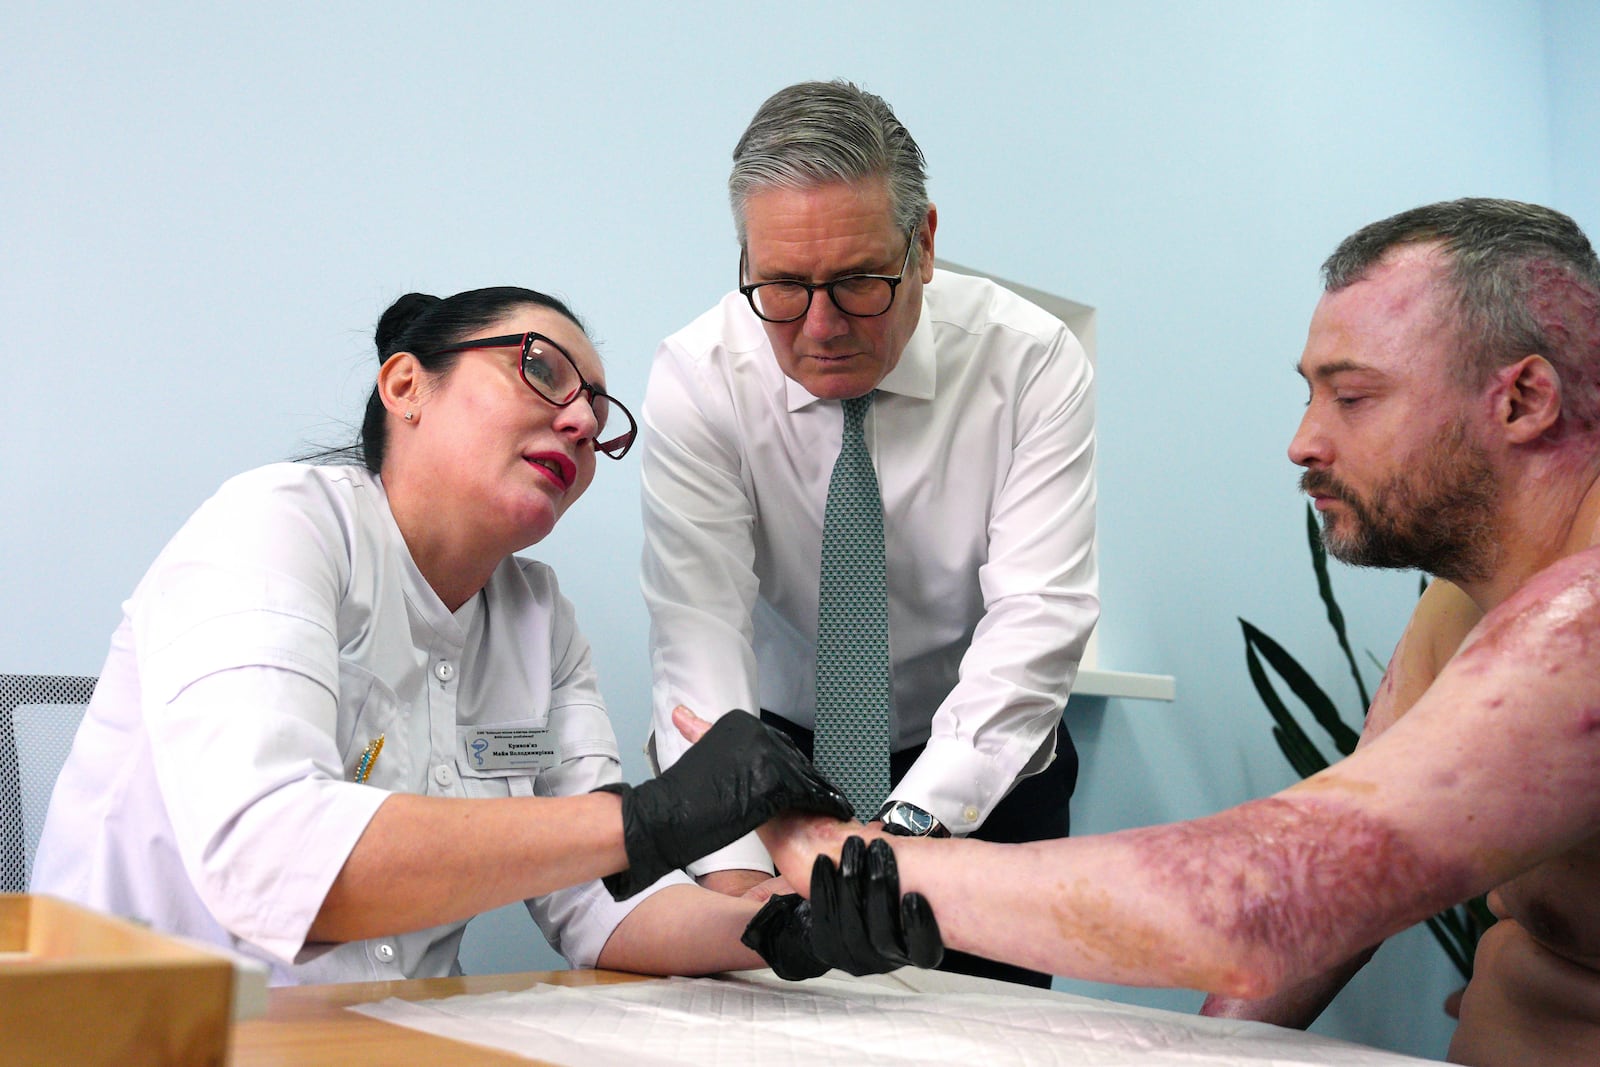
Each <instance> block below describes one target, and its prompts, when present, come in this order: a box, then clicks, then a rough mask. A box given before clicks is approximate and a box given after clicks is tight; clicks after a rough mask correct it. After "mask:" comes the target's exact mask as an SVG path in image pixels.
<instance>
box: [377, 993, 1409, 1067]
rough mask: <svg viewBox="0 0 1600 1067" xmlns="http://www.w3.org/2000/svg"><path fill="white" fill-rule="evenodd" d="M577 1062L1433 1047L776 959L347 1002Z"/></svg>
mask: <svg viewBox="0 0 1600 1067" xmlns="http://www.w3.org/2000/svg"><path fill="white" fill-rule="evenodd" d="M351 1010H353V1011H360V1012H363V1013H364V1014H367V1015H371V1016H374V1017H376V1018H379V1019H383V1020H385V1021H387V1022H391V1023H396V1024H399V1025H401V1026H408V1027H412V1028H414V1029H418V1030H425V1031H427V1032H429V1033H432V1034H436V1035H438V1036H441V1037H449V1038H453V1039H455V1040H459V1041H470V1042H473V1043H476V1044H480V1045H489V1046H492V1047H494V1048H498V1049H502V1050H504V1051H507V1052H513V1053H517V1054H519V1055H523V1056H528V1057H530V1058H535V1059H540V1060H545V1061H548V1062H550V1063H558V1064H565V1065H569V1067H679V1065H683V1064H697V1065H699V1064H729V1065H734V1064H737V1065H741V1067H742V1065H746V1064H760V1065H761V1067H835V1065H837V1067H868V1065H874V1064H887V1065H894V1064H927V1063H951V1064H961V1065H963V1067H988V1065H990V1064H1006V1065H1012V1064H1015V1065H1017V1067H1036V1065H1037V1067H1054V1065H1057V1064H1060V1065H1067V1064H1071V1065H1074V1067H1079V1065H1085V1067H1121V1065H1130V1067H1131V1065H1138V1067H1147V1065H1152V1064H1176V1065H1186V1067H1211V1065H1219V1064H1228V1065H1251V1067H1268V1065H1272V1067H1299V1065H1311V1064H1318V1065H1324V1064H1330V1065H1338V1067H1347V1065H1348V1067H1388V1065H1391V1064H1392V1065H1401V1064H1419V1063H1425V1062H1428V1061H1425V1060H1418V1059H1414V1058H1412V1057H1410V1056H1402V1055H1399V1054H1397V1053H1392V1052H1383V1051H1380V1050H1378V1049H1371V1048H1365V1047H1363V1046H1360V1045H1352V1044H1350V1043H1348V1042H1343V1041H1336V1040H1333V1039H1331V1038H1325V1037H1319V1036H1316V1035H1312V1034H1304V1033H1300V1032H1298V1031H1293V1030H1284V1029H1281V1028H1278V1027H1274V1026H1265V1025H1262V1024H1260V1023H1247V1022H1236V1021H1232V1020H1226V1019H1208V1018H1202V1017H1200V1016H1191V1015H1183V1014H1179V1013H1177V1012H1167V1011H1158V1010H1156V1009H1153V1008H1142V1007H1136V1006H1133V1005H1126V1004H1116V1003H1113V1002H1111V1001H1103V1000H1092V999H1089V998H1086V997H1078V996H1072V995H1070V994H1066V993H1050V992H1047V991H1044V990H1035V989H1028V988H1025V987H1021V986H1014V985H1007V984H1005V983H1002V982H994V981H989V980H986V979H977V978H970V977H966V976H960V975H946V974H943V973H939V972H932V971H910V970H907V971H900V972H897V973H896V974H894V975H884V976H879V977H876V978H865V979H864V978H850V977H849V976H847V975H842V974H840V973H838V972H833V973H832V974H830V975H828V976H824V977H822V978H817V979H813V980H811V981H809V982H800V983H793V982H783V981H781V980H779V979H778V978H776V977H775V976H774V975H773V974H772V972H771V971H749V972H744V973H741V974H737V975H730V976H725V977H722V978H669V979H662V980H659V981H650V982H630V983H621V984H617V985H602V986H579V987H573V986H535V987H534V988H532V989H528V990H524V991H522V992H517V993H488V994H481V995H474V996H461V997H449V998H446V999H443V1000H431V1001H417V1002H410V1001H403V1000H394V999H391V1000H385V1001H380V1002H378V1003H375V1004H366V1005H361V1006H359V1007H356V1008H353V1009H351Z"/></svg>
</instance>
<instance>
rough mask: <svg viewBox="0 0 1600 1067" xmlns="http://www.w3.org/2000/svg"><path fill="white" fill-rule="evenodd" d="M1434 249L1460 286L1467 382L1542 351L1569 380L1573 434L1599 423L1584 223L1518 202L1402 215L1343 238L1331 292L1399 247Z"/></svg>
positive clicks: (1591, 266)
mask: <svg viewBox="0 0 1600 1067" xmlns="http://www.w3.org/2000/svg"><path fill="white" fill-rule="evenodd" d="M1407 244H1433V245H1437V246H1438V248H1439V250H1440V251H1441V252H1442V253H1443V255H1444V258H1445V262H1446V275H1445V280H1446V281H1447V283H1448V284H1449V285H1450V287H1451V288H1452V289H1453V290H1454V294H1453V295H1454V300H1453V307H1452V308H1451V310H1453V311H1454V312H1455V316H1456V319H1455V329H1456V332H1457V337H1458V339H1459V341H1460V344H1461V347H1462V362H1461V364H1460V365H1459V366H1458V367H1457V372H1458V374H1459V375H1460V380H1461V382H1462V384H1464V385H1467V386H1469V387H1474V388H1476V387H1478V386H1481V385H1482V384H1483V383H1484V382H1486V381H1487V380H1488V378H1489V376H1490V375H1492V374H1493V373H1494V372H1495V371H1496V370H1498V369H1499V368H1501V367H1504V366H1507V365H1509V364H1511V363H1514V362H1516V361H1517V360H1518V359H1521V358H1522V357H1523V356H1526V355H1529V354H1532V353H1537V354H1539V355H1541V356H1543V357H1544V358H1545V359H1547V360H1549V361H1550V364H1551V365H1552V366H1553V367H1555V369H1556V373H1557V374H1559V375H1560V377H1561V383H1562V418H1563V422H1567V423H1570V428H1573V429H1577V430H1579V431H1587V430H1591V429H1593V428H1595V427H1596V426H1600V261H1596V259H1595V253H1594V249H1593V248H1592V247H1591V246H1590V244H1589V239H1588V238H1587V237H1585V236H1584V234H1583V231H1582V230H1581V229H1579V228H1578V224H1577V223H1575V222H1573V221H1572V219H1570V218H1568V217H1567V216H1566V215H1563V214H1561V213H1560V212H1559V211H1553V210H1551V209H1550V208H1547V207H1540V206H1538V205H1537V204H1524V203H1519V202H1518V201H1515V200H1489V199H1483V198H1469V199H1464V200H1452V201H1448V202H1445V203H1439V204H1429V205H1427V206H1425V207H1419V208H1413V209H1412V210H1410V211H1403V212H1401V213H1400V214H1398V215H1395V216H1393V217H1392V218H1387V219H1384V220H1383V221H1381V222H1374V223H1372V224H1371V225H1370V226H1365V227H1363V228H1362V229H1360V230H1357V231H1356V232H1355V233H1353V234H1351V235H1350V236H1349V237H1346V238H1345V239H1344V240H1343V241H1342V242H1340V244H1339V247H1338V248H1337V249H1335V250H1334V253H1333V255H1331V256H1329V257H1328V260H1327V262H1325V263H1324V264H1323V265H1322V276H1323V281H1324V283H1325V286H1326V289H1327V291H1328V292H1330V293H1332V292H1336V291H1338V290H1340V289H1343V288H1344V287H1345V286H1347V285H1351V284H1353V283H1355V282H1358V281H1360V280H1361V279H1362V278H1363V277H1365V276H1366V274H1367V273H1368V272H1369V271H1370V270H1371V269H1372V268H1373V267H1374V266H1376V265H1377V264H1378V262H1379V261H1380V260H1382V259H1383V258H1384V256H1385V255H1386V254H1387V253H1388V252H1389V251H1390V250H1391V249H1393V248H1396V247H1399V246H1401V245H1407Z"/></svg>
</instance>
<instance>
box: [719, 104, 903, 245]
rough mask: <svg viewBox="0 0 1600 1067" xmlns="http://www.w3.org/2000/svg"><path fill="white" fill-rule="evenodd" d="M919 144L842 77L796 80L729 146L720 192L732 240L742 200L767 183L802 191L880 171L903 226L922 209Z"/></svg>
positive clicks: (741, 219)
mask: <svg viewBox="0 0 1600 1067" xmlns="http://www.w3.org/2000/svg"><path fill="white" fill-rule="evenodd" d="M923 167H924V162H923V158H922V149H920V148H918V147H917V142H916V141H914V140H912V138H911V134H910V132H909V131H907V130H906V128H905V127H904V126H902V125H900V120H899V119H897V118H895V117H894V112H893V111H892V110H890V108H889V105H888V104H887V103H886V102H885V101H884V99H883V98H882V97H881V96H875V95H873V94H872V93H869V92H866V91H865V90H862V89H858V88H857V87H856V86H854V85H852V84H851V83H850V82H847V81H843V80H835V81H831V82H800V83H799V84H798V85H791V86H789V87H788V88H787V89H780V90H778V91H777V92H776V93H773V94H772V95H771V96H770V97H768V98H767V101H766V103H764V104H762V105H761V107H760V108H759V109H758V110H757V111H756V115H755V118H753V119H751V120H750V125H749V126H748V127H746V129H745V131H744V136H742V137H740V138H739V143H738V144H737V145H735V146H734V149H733V173H732V174H730V175H729V177H728V198H729V200H730V201H731V202H732V206H733V221H734V225H735V227H737V229H738V232H739V244H740V245H743V244H744V243H745V204H746V202H747V201H748V200H749V199H750V197H751V195H752V194H754V193H756V192H759V191H760V190H762V189H767V188H774V187H777V188H783V189H810V188H813V187H815V186H818V185H825V184H827V183H829V182H837V181H844V182H854V181H859V180H861V179H863V178H876V177H883V178H885V179H887V180H888V183H889V205H890V210H891V211H893V213H894V220H895V224H896V227H897V228H898V229H900V230H901V231H906V232H909V231H910V230H911V228H912V227H913V226H916V225H917V224H918V223H919V222H921V221H922V218H923V216H924V215H926V214H927V212H928V190H927V174H926V173H925V172H924V169H923Z"/></svg>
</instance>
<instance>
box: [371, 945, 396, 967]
mask: <svg viewBox="0 0 1600 1067" xmlns="http://www.w3.org/2000/svg"><path fill="white" fill-rule="evenodd" d="M372 954H373V955H374V956H376V957H378V962H379V963H393V962H394V946H393V945H379V946H378V947H377V948H375V949H373V950H372Z"/></svg>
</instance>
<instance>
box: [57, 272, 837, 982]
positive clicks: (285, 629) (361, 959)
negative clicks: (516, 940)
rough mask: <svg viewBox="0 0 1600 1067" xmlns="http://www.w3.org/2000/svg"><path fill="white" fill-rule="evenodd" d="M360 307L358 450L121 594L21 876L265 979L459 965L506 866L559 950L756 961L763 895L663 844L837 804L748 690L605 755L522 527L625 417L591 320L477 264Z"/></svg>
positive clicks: (556, 600)
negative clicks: (708, 712) (457, 277)
mask: <svg viewBox="0 0 1600 1067" xmlns="http://www.w3.org/2000/svg"><path fill="white" fill-rule="evenodd" d="M375 340H376V344H377V350H378V357H379V365H380V368H381V369H380V370H379V372H378V375H377V381H376V384H375V386H374V388H373V391H372V396H371V399H370V400H369V402H368V407H367V411H366V415H365V419H364V422H363V427H362V440H361V446H360V448H359V450H358V451H359V452H360V454H361V458H362V460H363V463H362V464H361V465H351V464H344V465H338V464H335V465H313V464H279V465H275V466H269V467H265V468H261V469H258V470H254V471H251V472H249V473H246V474H243V475H241V476H239V477H237V478H234V479H233V480H231V481H229V482H228V483H226V484H225V485H224V486H223V487H222V488H221V489H220V490H219V491H218V493H217V494H216V495H215V496H214V497H212V498H211V499H210V500H209V501H207V502H206V503H205V504H203V505H202V506H201V507H200V509H199V510H198V511H197V512H196V513H195V514H194V516H193V517H191V518H190V520H189V521H188V522H187V523H186V524H185V525H184V527H183V528H182V529H181V530H180V531H179V533H178V534H177V536H176V537H174V538H173V540H172V541H171V543H169V544H168V545H167V547H166V549H165V550H164V551H163V552H162V553H161V555H160V557H159V558H158V559H157V560H156V562H155V563H154V565H152V567H151V568H150V570H149V572H148V573H147V574H146V575H145V577H144V579H143V580H142V581H141V582H140V584H139V586H138V588H137V589H136V590H135V591H134V593H133V595H132V597H131V598H130V599H129V600H128V601H127V603H126V605H125V607H124V618H123V621H122V624H121V625H120V626H119V628H118V629H117V631H116V634H115V636H114V637H113V640H112V646H111V652H110V655H109V657H108V659H107V661H106V664H105V667H104V670H103V673H102V675H101V680H100V684H99V687H98V689H97V690H96V693H95V696H94V700H93V702H92V703H91V705H90V707H89V710H88V713H87V715H86V717H85V721H84V724H83V727H82V728H81V730H80V732H79V735H78V737H77V740H76V742H75V744H74V747H73V750H72V754H71V756H70V758H69V759H68V762H67V765H66V767H65V769H64V770H63V772H62V775H61V777H60V780H59V782H58V784H57V788H56V792H55V794H54V796H53V799H52V803H51V807H50V812H49V815H48V818H47V822H46V826H45V830H44V835H43V839H42V842H41V844H40V848H39V852H38V857H37V862H36V864H35V873H34V880H33V886H32V888H33V889H34V890H35V891H38V892H47V893H53V894H56V895H59V896H63V897H67V898H69V899H73V900H77V901H80V902H83V903H85V904H88V905H89V906H91V907H95V908H98V909H101V910H103V911H107V912H111V913H115V914H120V915H126V916H131V917H133V918H136V919H140V920H143V921H146V922H148V923H150V924H151V925H153V926H154V927H156V928H157V929H160V930H165V931H170V932H173V933H178V934H184V935H188V936H191V937H196V938H200V939H203V940H207V941H211V942H215V943H218V944H221V945H225V946H228V947H230V948H233V949H236V950H238V951H242V952H244V953H246V954H249V955H253V956H256V957H259V958H261V959H264V960H267V961H268V962H269V963H270V964H271V965H272V967H273V979H274V981H275V982H278V983H292V982H309V981H355V980H368V979H382V978H402V977H428V976H435V975H443V974H450V973H456V972H458V971H459V964H458V963H457V959H456V953H457V948H458V946H459V943H460V940H461V935H462V931H463V930H464V928H465V926H466V922H467V920H469V919H470V918H472V917H473V916H475V915H477V914H479V913H481V912H484V911H487V910H490V909H492V908H495V907H498V906H500V905H503V904H506V903H509V902H511V901H515V900H526V901H528V905H529V908H530V910H531V911H532V912H533V914H534V916H535V918H536V919H537V920H538V922H539V924H540V926H541V927H542V928H543V929H544V931H545V933H546V935H547V936H548V937H549V939H550V941H551V943H552V944H553V945H555V947H556V948H557V949H558V950H559V951H561V952H562V953H563V954H564V955H565V956H566V957H567V958H568V959H569V960H570V961H571V962H572V963H573V964H574V965H576V966H596V965H598V966H602V967H612V968H620V969H627V970H635V971H645V972H653V973H700V972H709V971H717V970H725V969H730V968H738V967H753V966H760V965H761V963H762V962H763V961H762V958H761V957H758V956H757V955H756V954H755V953H754V952H752V951H751V950H750V949H747V948H745V947H744V946H743V945H741V944H740V941H739V937H740V934H741V932H742V931H743V930H744V929H745V926H746V924H747V923H748V922H749V920H750V919H751V917H752V915H754V914H755V911H756V904H755V903H754V902H752V901H747V900H740V899H734V898H730V897H725V896H722V895H719V894H716V893H712V892H709V891H705V890H702V889H700V888H699V887H697V886H695V885H694V884H693V883H692V882H690V881H689V880H688V879H687V878H686V877H685V876H683V875H681V874H678V873H676V872H675V871H674V870H673V868H674V867H676V866H679V865H681V864H682V863H685V862H688V861H689V860H691V859H694V858H696V857H698V856H699V855H701V854H703V853H704V852H707V851H710V850H712V849H714V848H717V847H720V846H721V845H722V844H725V843H727V842H729V841H732V840H733V839H735V838H737V837H738V836H740V835H741V834H742V833H744V832H746V831H748V830H749V829H752V828H754V826H755V825H757V824H758V823H760V822H761V821H762V820H764V819H765V818H767V817H768V816H770V815H771V814H773V812H774V811H776V810H779V809H781V808H801V809H807V810H813V811H829V812H832V813H834V814H844V813H846V812H848V805H846V804H844V802H843V800H842V798H840V797H838V795H837V793H836V792H835V791H833V790H832V788H831V787H830V786H828V785H827V784H826V783H825V782H823V781H822V780H821V779H820V778H818V777H816V776H815V774H814V772H811V771H810V770H809V767H808V765H807V764H806V763H805V761H804V760H803V759H800V758H798V757H797V755H795V754H793V752H792V750H786V748H785V747H784V746H783V745H782V744H781V743H780V742H778V741H776V740H774V739H773V738H771V737H769V736H768V735H767V733H766V732H765V730H764V728H761V727H759V725H758V724H755V720H754V719H752V718H751V717H749V716H743V715H737V716H727V717H726V718H728V719H730V720H734V732H733V733H732V734H730V735H729V736H728V737H725V738H724V739H723V741H722V745H723V750H722V751H721V752H717V751H713V750H712V749H707V750H706V752H705V754H704V755H705V758H704V759H702V760H701V761H700V765H699V767H698V769H691V770H690V771H689V772H687V773H685V774H683V775H679V776H678V777H676V778H674V775H675V774H676V773H677V768H674V770H673V771H672V772H669V773H668V774H667V775H663V776H662V777H661V778H658V779H656V780H654V781H652V782H648V783H645V784H643V785H641V786H639V787H638V788H637V789H636V790H635V789H630V788H629V787H627V786H625V785H622V784H621V783H620V773H619V761H618V753H617V743H616V739H615V737H614V736H613V733H612V730H611V726H610V723H609V721H608V719H607V717H606V713H605V708H604V706H603V704H602V702H601V698H600V693H599V690H598V688H597V685H596V681H595V676H594V671H593V668H592V665H591V661H590V655H589V646H588V644H587V642H586V641H585V640H584V638H583V636H582V635H581V634H580V633H579V631H578V628H577V625H576V622H575V620H574V615H573V610H572V606H571V605H570V604H569V603H568V602H567V600H566V599H565V598H564V597H562V595H561V593H560V591H559V589H558V587H557V584H556V579H555V575H554V574H553V573H552V572H551V570H550V568H548V567H547V566H545V565H544V564H542V563H537V562H533V561H530V560H525V559H520V558H517V557H516V556H515V555H514V553H516V552H518V551H519V550H521V549H525V548H527V547H528V546H530V545H533V544H536V543H537V542H538V541H539V540H540V539H542V538H543V537H544V536H545V535H546V534H548V533H549V532H550V531H551V530H552V529H553V528H554V527H555V525H556V523H557V522H558V521H559V520H560V519H561V516H562V515H563V514H564V513H565V511H566V510H567V508H568V507H570V506H571V505H572V504H573V503H574V502H575V501H576V500H577V499H578V498H579V497H580V496H582V495H583V492H584V490H585V489H587V488H588V486H589V483H590V481H591V479H593V478H594V476H595V470H596V466H597V457H598V455H599V454H602V453H603V454H604V455H606V456H608V457H610V459H620V458H622V456H623V454H624V453H625V452H626V451H627V450H628V448H629V446H630V445H631V444H632V441H633V435H634V422H633V417H632V416H631V415H630V414H629V413H628V411H627V410H626V409H625V408H624V407H623V406H622V405H621V404H620V403H618V402H617V401H616V400H614V399H613V398H611V397H610V396H608V395H607V394H606V392H605V386H604V373H603V369H602V367H601V364H600V359H599V357H598V355H597V354H596V352H595V349H594V347H593V345H592V344H590V342H589V339H588V337H587V336H586V335H585V333H584V330H583V328H582V327H581V326H580V324H579V323H578V321H577V320H576V318H575V317H574V316H573V314H572V313H571V312H570V311H569V310H568V309H567V308H566V307H565V306H564V305H563V304H562V303H560V302H559V301H557V300H555V299H552V298H551V297H548V296H545V295H543V294H540V293H536V292H532V291H530V290H525V289H512V288H497V289H483V290H474V291H471V292H467V293H461V294H458V295H456V296H453V297H450V298H447V299H443V300H441V299H438V298H435V297H429V296H423V295H420V294H411V295H409V296H406V297H402V298H401V299H400V300H399V301H397V302H396V303H395V304H394V305H393V306H392V307H391V308H390V309H389V310H388V311H387V312H386V313H385V314H384V316H383V318H382V320H381V321H380V323H379V325H378V328H377V332H376V338H375ZM249 373H271V368H270V365H263V364H262V363H261V362H260V361H257V362H256V363H255V364H254V365H253V366H252V367H251V368H250V370H249ZM610 459H608V460H607V462H608V463H609V462H610ZM734 734H737V736H734ZM735 749H736V750H737V754H736V758H730V755H729V754H730V752H732V751H733V750H735ZM710 776H715V777H716V779H717V781H718V785H719V788H716V789H712V788H708V786H707V783H708V781H709V778H710ZM730 785H731V787H730ZM602 877H606V879H607V882H606V885H607V887H608V888H610V889H611V890H612V892H607V891H606V889H605V888H602V885H601V883H600V882H599V881H597V879H601V878H602ZM617 895H620V896H623V897H625V899H622V900H620V901H619V900H616V899H614V896H617ZM786 914H789V913H786ZM768 919H769V920H771V919H772V916H770V915H769V916H768Z"/></svg>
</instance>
